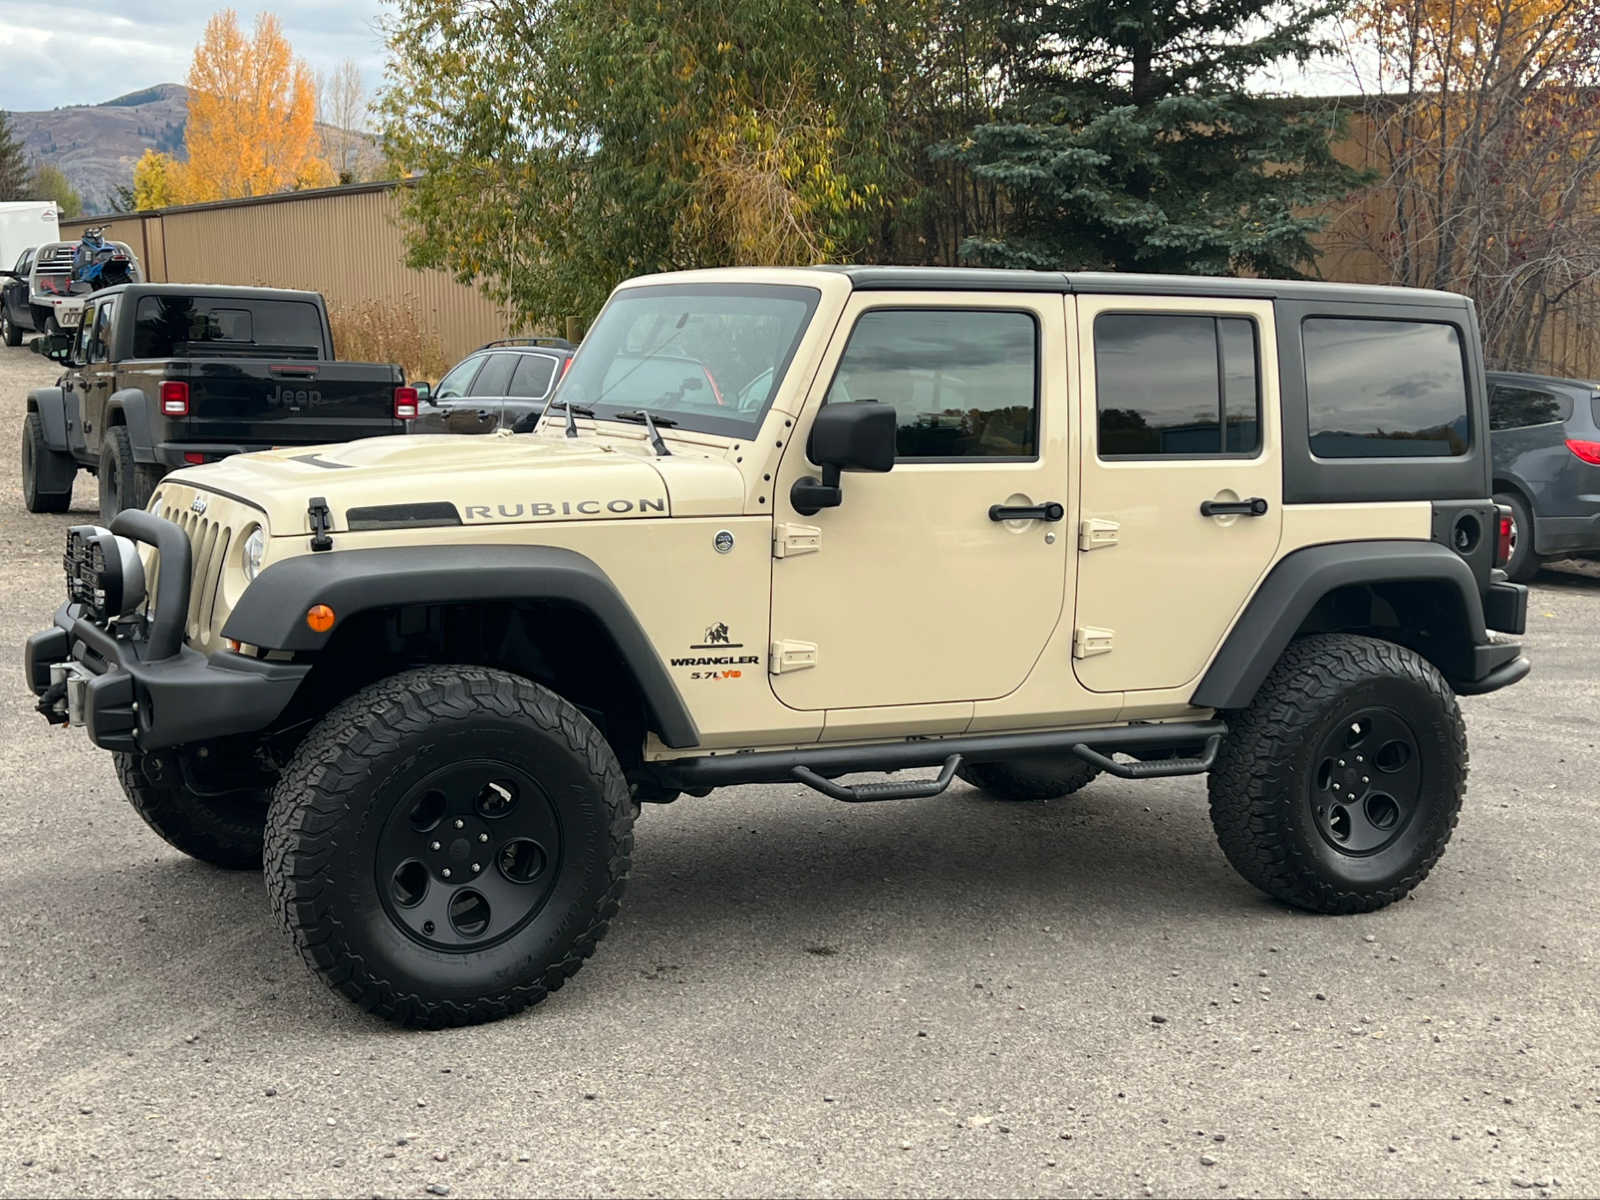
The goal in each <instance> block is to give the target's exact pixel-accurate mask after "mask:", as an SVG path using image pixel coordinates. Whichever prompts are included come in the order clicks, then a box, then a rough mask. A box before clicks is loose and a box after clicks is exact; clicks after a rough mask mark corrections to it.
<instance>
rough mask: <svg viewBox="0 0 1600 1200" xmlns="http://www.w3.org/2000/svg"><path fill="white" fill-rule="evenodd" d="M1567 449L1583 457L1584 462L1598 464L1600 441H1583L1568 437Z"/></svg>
mask: <svg viewBox="0 0 1600 1200" xmlns="http://www.w3.org/2000/svg"><path fill="white" fill-rule="evenodd" d="M1567 449H1568V450H1571V451H1572V452H1573V453H1574V454H1576V455H1577V456H1578V457H1579V458H1581V459H1583V461H1584V462H1586V463H1594V464H1595V465H1596V466H1600V442H1583V441H1578V440H1577V439H1575V438H1568V439H1567Z"/></svg>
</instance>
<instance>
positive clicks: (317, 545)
mask: <svg viewBox="0 0 1600 1200" xmlns="http://www.w3.org/2000/svg"><path fill="white" fill-rule="evenodd" d="M306 516H307V517H309V518H310V519H311V548H312V549H313V550H332V549H333V538H332V536H330V535H331V534H332V531H333V513H332V512H331V511H329V509H328V502H327V501H326V500H325V499H323V498H322V497H321V496H313V497H311V505H310V507H309V508H307V509H306Z"/></svg>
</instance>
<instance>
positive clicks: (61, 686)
mask: <svg viewBox="0 0 1600 1200" xmlns="http://www.w3.org/2000/svg"><path fill="white" fill-rule="evenodd" d="M66 698H67V681H66V680H65V679H63V680H62V681H61V682H60V683H52V684H51V685H50V686H49V687H47V688H45V690H44V691H42V692H40V693H39V705H38V708H39V711H40V713H42V714H43V715H44V719H45V720H46V721H49V722H50V724H52V725H65V724H66V723H67V714H66V712H65V710H63V709H62V708H60V707H58V705H60V704H61V702H62V701H63V700H65V699H66Z"/></svg>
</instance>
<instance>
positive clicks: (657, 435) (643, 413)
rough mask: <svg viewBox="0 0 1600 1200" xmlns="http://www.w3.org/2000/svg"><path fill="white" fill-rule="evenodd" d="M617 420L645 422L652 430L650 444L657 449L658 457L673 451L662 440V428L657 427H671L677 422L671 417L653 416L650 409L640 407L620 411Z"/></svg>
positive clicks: (645, 425) (647, 427)
mask: <svg viewBox="0 0 1600 1200" xmlns="http://www.w3.org/2000/svg"><path fill="white" fill-rule="evenodd" d="M617 420H619V421H640V422H643V424H644V427H645V428H646V429H648V430H649V431H650V446H651V448H652V449H653V450H655V452H656V457H657V458H665V457H666V456H667V455H669V454H671V453H672V451H671V450H668V449H667V444H666V442H664V441H662V440H661V432H660V430H658V429H657V428H656V426H657V425H665V426H666V427H667V428H669V429H670V428H672V426H674V425H676V424H677V422H676V421H674V420H673V419H672V418H671V417H652V416H651V415H650V411H649V410H648V409H644V408H638V409H635V410H634V411H633V412H624V413H618V414H617Z"/></svg>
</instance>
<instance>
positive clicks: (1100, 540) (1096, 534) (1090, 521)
mask: <svg viewBox="0 0 1600 1200" xmlns="http://www.w3.org/2000/svg"><path fill="white" fill-rule="evenodd" d="M1121 529H1122V526H1121V525H1120V524H1118V523H1117V522H1116V521H1107V520H1105V519H1104V518H1102V517H1089V518H1087V519H1085V520H1082V521H1079V522H1078V549H1079V550H1102V549H1104V548H1105V547H1107V546H1115V545H1116V544H1117V539H1118V537H1120V536H1121V535H1120V532H1119V531H1120V530H1121Z"/></svg>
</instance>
